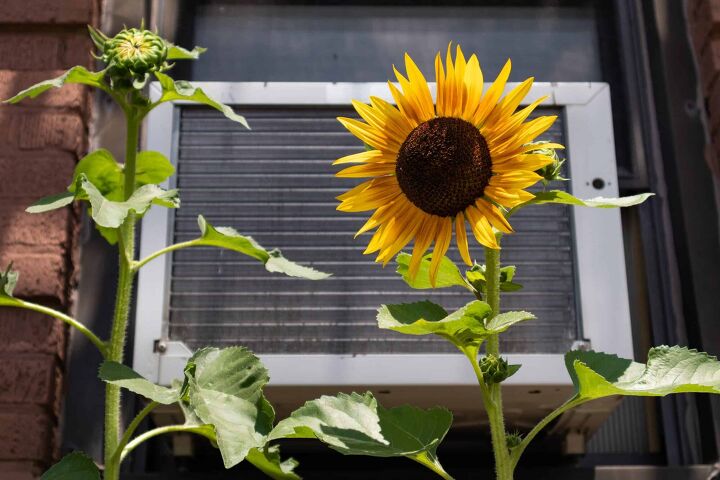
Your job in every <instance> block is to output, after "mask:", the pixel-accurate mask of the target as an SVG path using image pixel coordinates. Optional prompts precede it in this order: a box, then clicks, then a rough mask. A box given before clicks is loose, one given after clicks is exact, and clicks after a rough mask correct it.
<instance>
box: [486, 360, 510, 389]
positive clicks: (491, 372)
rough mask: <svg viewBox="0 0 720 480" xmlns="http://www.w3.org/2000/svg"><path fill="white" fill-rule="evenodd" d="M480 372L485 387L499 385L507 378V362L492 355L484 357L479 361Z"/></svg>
mask: <svg viewBox="0 0 720 480" xmlns="http://www.w3.org/2000/svg"><path fill="white" fill-rule="evenodd" d="M480 371H481V372H482V375H483V380H484V381H485V383H486V384H487V385H490V384H492V383H500V382H502V381H503V380H505V379H506V378H507V377H508V376H509V375H508V364H507V361H505V359H503V358H500V357H498V356H497V355H494V354H489V355H485V356H484V357H483V358H482V359H480Z"/></svg>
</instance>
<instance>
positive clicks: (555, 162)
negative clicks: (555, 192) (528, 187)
mask: <svg viewBox="0 0 720 480" xmlns="http://www.w3.org/2000/svg"><path fill="white" fill-rule="evenodd" d="M547 143H550V142H547V141H544V140H541V141H537V142H533V145H536V146H537V147H538V149H537V150H532V151H531V152H529V153H533V154H536V155H545V156H547V157H550V158H552V162H551V163H548V164H547V165H545V166H544V167H542V168H541V169H539V170H536V171H535V173H537V174H538V175H540V176H541V177H543V179H542V182H543V184H544V185H547V184H548V183H550V182H552V181H556V180H560V181H565V180H567V178H564V177H563V176H562V175H561V173H562V166H563V164H564V163H565V160H564V159H563V160H560V157H558V154H557V152H556V151H555V149H554V148H546V147H543V145H544V144H547Z"/></svg>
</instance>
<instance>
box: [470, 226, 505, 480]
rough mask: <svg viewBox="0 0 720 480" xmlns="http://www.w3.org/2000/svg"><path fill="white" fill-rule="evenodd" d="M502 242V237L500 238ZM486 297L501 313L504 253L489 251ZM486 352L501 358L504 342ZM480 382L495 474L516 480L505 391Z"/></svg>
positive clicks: (491, 343) (494, 340) (492, 341)
mask: <svg viewBox="0 0 720 480" xmlns="http://www.w3.org/2000/svg"><path fill="white" fill-rule="evenodd" d="M497 240H498V243H499V242H500V234H498V235H497ZM485 282H486V283H485V285H486V292H485V297H486V299H487V303H488V305H490V308H492V315H493V317H494V316H495V315H498V314H499V313H500V250H495V249H492V248H485ZM485 351H486V353H487V354H488V355H497V356H500V340H499V338H498V335H492V336H491V337H490V338H488V340H487V345H486V347H485ZM473 368H474V369H477V370H476V375H477V373H478V371H479V366H478V365H477V359H476V360H475V362H473ZM478 381H479V382H480V383H481V388H483V386H484V388H483V390H485V392H484V394H483V402H484V403H485V410H486V411H487V414H488V420H489V421H490V435H491V438H492V446H493V453H494V455H495V472H496V475H497V479H498V480H512V478H513V466H512V462H511V460H510V451H509V450H508V447H507V438H506V432H505V418H504V415H503V405H502V391H501V388H500V384H499V383H492V384H490V385H484V382H483V380H482V374H481V375H480V376H479V378H478Z"/></svg>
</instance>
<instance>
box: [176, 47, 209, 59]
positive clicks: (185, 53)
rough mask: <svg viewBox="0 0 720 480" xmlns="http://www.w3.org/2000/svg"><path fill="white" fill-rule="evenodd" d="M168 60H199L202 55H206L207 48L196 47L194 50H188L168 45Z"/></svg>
mask: <svg viewBox="0 0 720 480" xmlns="http://www.w3.org/2000/svg"><path fill="white" fill-rule="evenodd" d="M168 47H169V48H168V56H167V59H168V60H197V59H198V58H200V54H201V53H205V51H207V48H203V47H195V48H193V49H192V50H187V49H185V48H183V47H178V46H177V45H172V44H170V45H168Z"/></svg>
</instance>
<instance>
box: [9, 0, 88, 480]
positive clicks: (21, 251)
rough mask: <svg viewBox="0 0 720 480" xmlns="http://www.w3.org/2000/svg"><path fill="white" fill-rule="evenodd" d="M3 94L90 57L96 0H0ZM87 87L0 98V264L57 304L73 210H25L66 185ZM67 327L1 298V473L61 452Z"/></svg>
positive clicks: (79, 139) (79, 142) (78, 151)
mask: <svg viewBox="0 0 720 480" xmlns="http://www.w3.org/2000/svg"><path fill="white" fill-rule="evenodd" d="M1 3H2V7H0V99H6V98H8V97H9V96H11V95H12V94H14V93H16V92H17V91H19V90H21V89H23V88H25V87H27V86H29V85H31V84H33V83H35V82H38V81H40V80H44V79H46V78H50V77H54V76H57V75H59V74H60V73H61V72H62V71H63V70H65V69H67V68H69V67H71V66H73V65H76V64H82V65H86V66H91V57H90V55H89V52H90V50H91V47H92V45H91V43H90V41H89V40H88V36H87V33H86V27H85V25H86V24H88V23H96V19H97V17H98V11H99V3H100V2H99V0H3V1H2V2H1ZM89 100H90V97H89V93H88V92H87V91H86V90H85V89H84V88H82V87H79V86H71V87H65V88H63V89H62V90H54V91H52V92H50V93H48V94H45V95H43V96H41V97H38V98H37V99H35V100H30V101H26V102H23V103H22V104H20V105H17V106H0V265H2V267H4V266H5V265H6V264H7V263H8V262H9V261H10V260H13V261H14V262H15V267H16V269H17V270H19V271H20V273H21V277H20V283H19V285H18V287H17V289H16V294H17V295H18V296H21V297H23V298H27V299H32V300H34V301H37V302H42V303H44V304H46V305H50V306H53V307H56V308H60V309H63V310H66V311H67V310H68V309H70V308H71V304H70V298H71V293H72V291H73V288H74V273H75V269H74V266H75V258H76V253H77V252H76V232H77V213H76V212H75V211H73V210H71V209H69V208H68V209H64V210H62V211H56V212H53V213H50V214H43V215H30V214H27V213H25V212H24V209H25V207H26V206H27V205H29V204H30V203H32V202H33V201H34V200H36V199H37V198H39V197H42V196H44V195H48V194H52V193H57V192H60V191H62V190H64V189H65V188H66V187H67V184H68V181H69V179H70V177H71V172H72V169H73V167H74V165H75V163H76V162H77V160H78V158H79V157H80V156H81V155H82V154H83V153H84V152H85V150H86V148H87V141H88V128H87V127H88V119H89ZM66 335H67V332H66V328H65V327H64V326H63V325H62V324H61V323H59V322H57V321H54V320H52V319H49V318H47V317H45V316H42V315H39V314H35V313H33V312H28V311H22V310H17V309H8V308H0V479H2V480H21V479H22V480H25V479H31V478H35V477H36V476H37V475H38V474H39V473H40V472H42V471H43V470H44V469H45V468H47V467H48V466H49V464H50V463H52V462H53V461H54V460H55V459H56V457H57V455H58V453H59V452H58V417H59V410H60V402H61V399H62V378H63V368H64V365H63V361H64V355H65V344H66Z"/></svg>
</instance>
